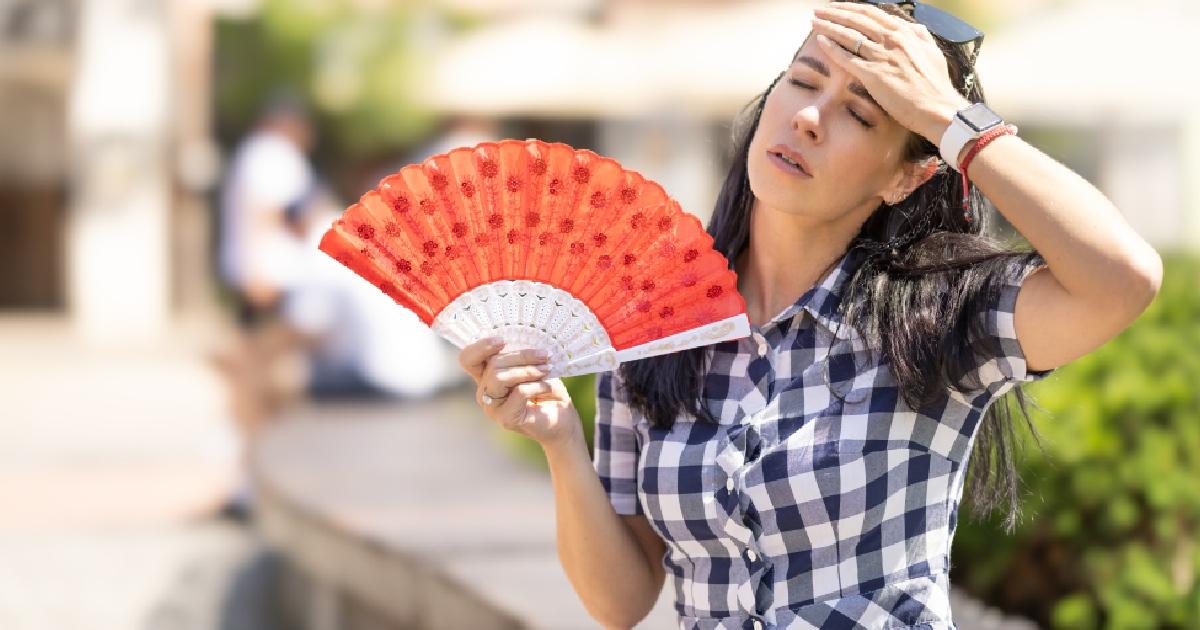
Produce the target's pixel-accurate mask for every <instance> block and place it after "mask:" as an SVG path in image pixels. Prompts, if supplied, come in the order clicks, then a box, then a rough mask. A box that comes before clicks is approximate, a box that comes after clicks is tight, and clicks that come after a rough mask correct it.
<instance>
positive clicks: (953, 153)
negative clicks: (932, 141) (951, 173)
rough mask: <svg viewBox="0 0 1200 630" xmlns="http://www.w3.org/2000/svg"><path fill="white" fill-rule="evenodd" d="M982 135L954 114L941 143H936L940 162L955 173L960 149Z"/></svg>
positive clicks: (943, 133)
mask: <svg viewBox="0 0 1200 630" xmlns="http://www.w3.org/2000/svg"><path fill="white" fill-rule="evenodd" d="M982 133H983V132H980V131H975V130H974V129H972V128H971V127H969V126H967V123H965V122H963V120H962V119H961V118H959V117H958V114H957V113H955V114H954V118H952V119H950V125H949V126H947V127H946V131H944V132H942V141H941V142H940V143H938V150H939V151H940V152H941V154H942V161H944V162H945V163H946V164H949V165H950V168H953V169H954V170H956V171H957V170H958V154H959V153H961V152H962V148H963V147H964V146H966V144H967V143H968V142H970V141H971V140H974V139H975V138H978V137H979V136H980V135H982Z"/></svg>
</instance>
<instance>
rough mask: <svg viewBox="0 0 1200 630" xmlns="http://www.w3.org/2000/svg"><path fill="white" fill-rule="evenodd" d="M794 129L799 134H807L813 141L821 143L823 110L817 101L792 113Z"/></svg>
mask: <svg viewBox="0 0 1200 630" xmlns="http://www.w3.org/2000/svg"><path fill="white" fill-rule="evenodd" d="M792 129H793V130H795V132H796V134H797V135H801V134H803V135H807V136H808V137H809V139H811V140H812V141H813V143H816V144H819V143H820V141H821V139H822V135H823V133H824V132H823V131H822V130H821V112H820V108H819V107H818V104H817V103H810V104H808V105H805V106H804V107H801V108H800V109H798V110H796V113H795V114H792Z"/></svg>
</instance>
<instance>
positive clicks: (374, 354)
mask: <svg viewBox="0 0 1200 630" xmlns="http://www.w3.org/2000/svg"><path fill="white" fill-rule="evenodd" d="M310 210H311V212H312V215H311V216H310V217H309V219H310V220H309V222H308V223H309V225H310V226H311V227H310V231H309V234H308V238H307V246H306V247H305V249H304V251H305V257H304V262H303V267H302V268H301V273H300V274H299V277H300V281H299V282H298V283H297V285H296V286H295V288H294V290H293V291H291V292H290V293H289V294H288V296H287V297H286V299H285V300H284V302H283V304H282V308H281V315H282V318H283V319H284V321H286V322H287V324H288V325H289V326H290V327H291V329H292V330H293V332H294V334H296V335H298V336H299V337H301V338H303V339H304V342H303V345H304V347H305V348H306V359H307V368H308V370H307V372H308V378H307V387H306V390H307V393H308V395H309V396H310V397H312V398H313V399H316V400H323V399H345V398H398V399H421V398H427V397H430V396H435V395H437V394H439V393H442V392H443V391H445V390H448V389H452V388H455V387H458V386H459V385H462V384H463V383H465V382H466V380H467V379H465V378H463V377H464V374H463V372H462V370H461V369H460V368H459V367H458V358H457V348H455V347H454V345H453V344H451V343H450V342H448V341H446V340H444V339H442V338H441V337H439V336H438V335H437V334H436V333H434V332H433V330H431V329H430V328H429V327H428V326H426V325H425V324H423V323H422V322H421V320H420V319H419V318H418V317H417V315H416V314H415V313H413V312H412V311H410V310H408V309H406V308H404V307H402V306H400V305H399V304H397V303H396V302H394V301H393V300H392V299H391V298H390V297H388V296H387V295H386V294H384V293H383V292H382V291H380V290H379V289H378V288H376V287H375V286H374V285H372V284H371V283H369V282H367V281H366V280H364V279H363V278H361V277H359V276H358V275H357V274H355V273H354V272H353V271H351V270H350V269H348V268H346V267H345V266H344V265H342V264H341V263H339V262H337V261H336V260H334V259H333V258H331V257H329V256H328V255H327V254H325V253H324V252H322V251H320V250H319V249H317V246H318V244H319V243H320V240H321V236H322V235H323V234H324V233H325V230H326V229H328V228H329V226H330V225H331V224H332V223H333V221H334V219H336V218H337V217H338V216H339V215H340V214H341V210H342V208H341V207H340V206H339V205H336V204H335V203H334V202H333V201H332V199H330V198H329V197H328V196H325V197H324V198H323V199H322V201H320V202H318V203H315V204H313V205H312V206H310Z"/></svg>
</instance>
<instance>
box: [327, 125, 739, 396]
mask: <svg viewBox="0 0 1200 630" xmlns="http://www.w3.org/2000/svg"><path fill="white" fill-rule="evenodd" d="M320 248H321V250H322V251H324V252H325V253H327V254H329V255H330V256H332V257H334V258H335V259H337V260H338V261H339V262H341V263H342V264H343V265H345V266H347V267H349V268H350V269H351V270H353V271H354V272H355V273H357V274H358V275H359V276H361V277H362V278H364V279H365V280H367V281H368V282H371V283H372V284H374V285H375V286H376V287H378V288H379V289H380V290H381V291H383V292H384V293H386V294H387V295H388V296H390V297H391V298H392V299H393V300H395V301H396V302H397V303H398V304H400V305H401V306H404V307H405V308H408V309H410V310H412V311H413V312H414V313H416V314H417V316H418V317H420V319H421V321H422V322H424V323H425V324H426V325H427V326H430V327H431V328H432V329H433V330H434V331H435V332H437V333H438V334H439V335H441V336H442V337H443V338H445V339H446V340H448V341H450V342H451V343H453V344H454V345H455V346H457V347H459V348H462V347H464V346H466V345H467V344H469V343H473V342H474V341H477V340H479V339H482V338H484V337H492V336H499V337H502V338H504V340H505V349H506V350H513V349H521V348H539V349H544V350H546V351H547V352H549V353H550V359H549V361H548V363H549V364H550V376H552V377H553V376H573V375H578V374H588V373H592V372H600V371H605V370H611V369H613V368H615V367H616V366H617V365H618V364H620V363H622V362H625V361H631V360H636V359H641V358H645V357H649V356H655V355H659V354H665V353H668V352H676V351H679V350H685V349H688V348H694V347H698V346H703V345H708V344H712V343H718V342H721V341H726V340H729V339H738V338H742V337H747V336H749V335H750V326H749V319H748V318H747V316H746V304H745V301H744V300H743V299H742V296H741V295H740V294H739V293H738V291H737V275H736V273H735V272H734V271H733V270H732V269H730V268H729V264H728V261H727V260H726V259H725V257H724V256H722V255H721V254H720V252H717V251H716V250H715V249H713V246H712V237H711V236H710V235H709V234H708V233H707V232H706V231H705V230H704V228H703V226H702V225H701V224H700V221H699V219H697V218H696V217H695V216H693V215H691V214H688V213H686V212H684V211H683V210H682V209H681V208H680V207H679V204H678V203H677V202H676V201H675V200H674V199H672V198H670V197H669V196H668V195H667V194H666V192H665V191H664V190H663V189H662V187H661V186H659V185H658V184H657V183H655V182H653V181H651V180H648V179H645V178H644V177H642V176H641V175H640V174H638V173H637V172H635V171H633V170H630V169H626V168H624V167H622V166H621V165H620V164H619V163H617V162H616V161H615V160H613V159H611V158H606V157H603V156H600V155H598V154H596V153H594V152H592V151H589V150H587V149H575V148H572V147H571V146H569V145H566V144H563V143H547V142H543V141H540V140H537V139H529V140H525V141H520V140H513V139H506V140H501V141H499V142H484V143H480V144H478V145H476V146H473V147H459V148H456V149H453V150H451V151H448V152H446V153H441V154H438V155H434V156H431V157H429V158H428V159H426V160H424V161H423V162H421V163H417V164H409V165H407V166H405V167H403V168H401V169H400V170H399V171H398V172H396V173H394V174H392V175H389V176H387V177H385V178H384V179H383V180H382V181H380V183H379V185H378V186H377V187H375V188H374V189H372V190H370V191H368V192H367V193H366V194H364V195H363V196H362V198H361V199H359V201H358V202H357V203H355V204H353V205H351V206H350V207H349V208H347V209H346V210H345V212H343V213H342V215H341V216H340V217H339V218H338V219H337V220H335V221H334V223H333V225H332V226H331V227H330V228H329V229H328V230H327V231H326V232H325V234H324V236H323V238H322V239H321V243H320Z"/></svg>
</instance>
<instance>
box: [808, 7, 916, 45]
mask: <svg viewBox="0 0 1200 630" xmlns="http://www.w3.org/2000/svg"><path fill="white" fill-rule="evenodd" d="M876 11H877V12H879V13H883V12H882V11H880V10H878V9H876ZM813 15H814V16H816V17H817V18H819V19H822V20H825V21H827V22H833V23H835V24H840V25H842V26H845V27H846V28H851V29H854V30H856V31H858V32H860V33H862V34H863V35H866V36H867V38H868V39H871V40H872V41H876V42H880V43H886V42H887V41H888V38H889V35H888V33H889V32H894V31H896V30H898V29H899V24H891V23H887V22H880V21H879V20H877V19H875V16H874V15H870V14H863V13H861V12H857V11H847V10H845V9H839V8H836V7H834V6H828V7H818V8H816V9H813ZM883 15H884V17H886V18H888V19H894V18H892V17H891V16H890V15H887V14H886V13H884V14H883Z"/></svg>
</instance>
